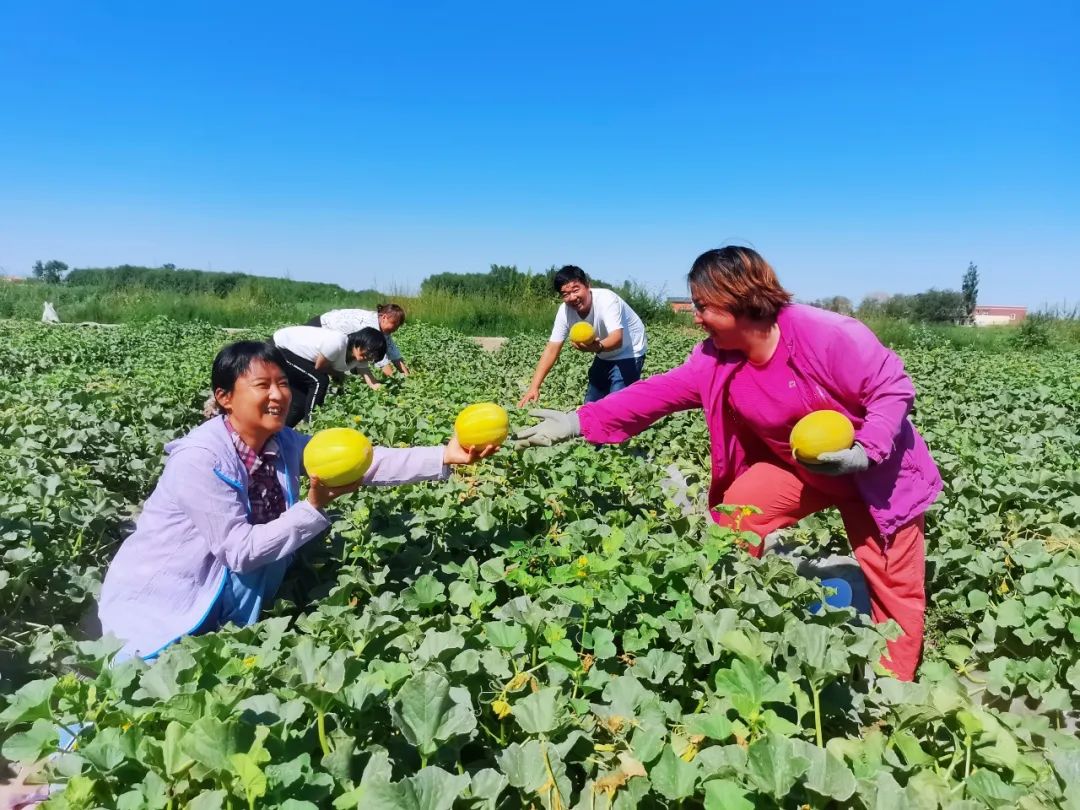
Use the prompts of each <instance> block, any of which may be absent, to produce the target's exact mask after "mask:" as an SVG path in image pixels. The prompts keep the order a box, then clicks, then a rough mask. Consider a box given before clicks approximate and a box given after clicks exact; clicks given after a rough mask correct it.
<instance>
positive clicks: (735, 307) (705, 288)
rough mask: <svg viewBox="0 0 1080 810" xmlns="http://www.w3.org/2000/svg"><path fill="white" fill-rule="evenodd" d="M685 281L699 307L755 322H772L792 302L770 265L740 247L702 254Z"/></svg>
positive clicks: (746, 248)
mask: <svg viewBox="0 0 1080 810" xmlns="http://www.w3.org/2000/svg"><path fill="white" fill-rule="evenodd" d="M687 281H689V282H690V288H691V291H692V292H693V294H694V295H695V296H696V297H699V298H700V300H701V301H702V302H703V303H706V304H712V305H714V306H716V307H718V308H720V309H723V310H726V311H727V312H730V313H731V314H732V315H736V316H739V315H742V316H745V317H748V318H753V319H754V320H756V321H774V320H776V313H778V312H779V311H780V308H781V307H783V306H785V305H787V304H790V303H791V300H792V295H791V293H790V292H788V291H787V290H786V289H784V287H783V286H782V285H781V284H780V279H778V278H777V277H776V271H774V270H773V269H772V265H770V264H769V263H768V262H767V261H765V259H763V258H762V257H761V254H760V253H758V252H757V251H756V250H753V249H751V248H748V247H742V246H740V245H728V246H727V247H722V248H715V249H713V250H707V251H705V252H704V253H702V254H701V255H700V256H698V257H697V259H695V260H694V266H693V267H692V268H690V274H689V275H688V276H687Z"/></svg>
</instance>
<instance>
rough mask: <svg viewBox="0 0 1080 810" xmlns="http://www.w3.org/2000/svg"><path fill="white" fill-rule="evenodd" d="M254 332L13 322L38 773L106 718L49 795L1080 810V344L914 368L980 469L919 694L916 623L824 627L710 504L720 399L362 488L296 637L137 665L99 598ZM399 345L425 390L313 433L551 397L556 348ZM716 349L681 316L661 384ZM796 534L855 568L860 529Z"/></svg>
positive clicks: (20, 594)
mask: <svg viewBox="0 0 1080 810" xmlns="http://www.w3.org/2000/svg"><path fill="white" fill-rule="evenodd" d="M241 336H243V335H236V334H227V333H225V332H224V331H222V330H220V329H217V328H214V327H209V326H203V325H198V324H194V325H193V324H176V323H172V322H169V321H155V322H152V323H150V324H145V325H132V326H120V327H112V328H97V329H94V328H80V327H70V326H58V327H52V328H49V327H46V326H42V325H38V324H15V323H13V322H8V323H4V324H2V325H0V365H2V367H3V368H4V370H5V371H4V384H3V385H2V386H0V556H2V564H0V604H3V605H4V611H3V617H2V620H0V621H2V628H0V662H2V664H3V667H4V671H3V680H2V681H0V707H2V712H0V739H2V740H3V748H2V753H3V757H4V759H6V760H7V761H8V762H9V763H32V762H35V761H38V760H40V759H42V758H43V757H45V756H47V755H49V754H50V753H52V752H54V751H55V750H56V745H57V740H58V731H59V729H61V728H63V727H67V728H73V727H76V726H86V728H85V730H84V731H83V732H82V733H81V734H80V735H79V742H78V746H77V748H76V749H75V750H74V751H72V752H71V753H67V754H63V755H61V756H58V757H53V758H52V759H51V760H50V762H49V764H48V765H47V772H45V773H42V777H43V778H46V779H48V780H49V781H51V782H53V783H56V784H58V785H60V784H63V785H66V789H64V790H63V791H61V792H58V793H57V794H56V795H55V796H54V797H53V798H52V799H50V802H49V805H48V806H49V807H56V808H96V807H103V808H125V809H127V808H131V809H134V808H169V809H170V810H180V809H181V808H192V809H193V810H209V808H234V809H238V808H255V807H278V808H289V809H290V810H301V809H302V808H324V807H332V808H387V809H388V810H450V808H474V809H475V810H480V809H481V808H488V809H489V810H509V809H510V808H547V810H570V809H571V808H573V809H574V810H607V809H608V808H633V807H641V808H654V807H655V808H661V807H671V808H702V807H704V808H709V810H714V809H715V810H720V808H725V809H726V808H732V809H733V810H739V809H740V808H768V807H783V808H794V807H811V808H825V807H838V808H841V807H842V808H848V807H851V808H880V809H881V810H886V809H887V808H898V809H899V808H905V809H906V808H937V807H942V808H958V809H959V808H979V807H1015V806H1020V807H1024V808H1039V807H1072V808H1080V741H1078V740H1077V731H1076V727H1077V726H1076V724H1077V718H1078V716H1080V353H1077V352H1076V351H1073V352H1071V353H1066V352H1061V351H1056V352H1049V351H1043V352H1020V351H1017V352H1014V353H1011V354H1010V353H1006V354H982V353H978V352H974V351H957V350H955V349H948V348H936V349H925V350H906V351H905V352H904V353H903V356H904V360H905V362H906V364H907V367H908V370H909V371H910V373H911V375H912V376H913V378H914V380H915V383H916V386H917V388H918V391H919V397H918V400H917V404H916V411H915V413H914V415H913V418H914V420H915V422H916V423H917V425H918V427H919V429H920V430H921V431H922V433H923V435H924V436H925V437H926V439H927V441H928V442H929V444H930V447H931V449H932V451H933V453H934V456H935V459H936V460H937V462H938V464H939V466H940V468H941V470H942V473H943V476H944V478H945V491H944V493H943V494H942V496H941V498H940V499H939V500H938V502H937V504H936V505H935V507H934V508H933V509H932V511H931V512H930V514H929V515H928V524H927V542H928V565H929V571H928V590H929V600H930V613H929V616H928V646H927V650H926V654H925V659H924V663H923V665H922V669H921V671H920V674H919V678H918V680H917V682H915V683H901V682H899V681H896V680H894V679H892V678H890V677H888V676H887V674H886V673H884V672H883V671H876V669H875V662H876V661H877V659H878V657H879V655H880V651H881V649H882V646H883V644H884V635H883V633H886V632H889V630H888V628H875V627H873V626H870V625H868V624H867V623H865V622H864V621H861V620H860V619H859V618H858V617H857V616H856V615H855V613H854V611H853V610H851V609H843V610H833V609H826V610H825V611H824V612H820V613H816V614H815V613H811V612H810V610H809V606H810V605H811V604H812V603H814V602H816V601H818V600H820V599H821V598H822V596H823V591H822V588H821V586H820V584H819V583H817V582H815V581H812V580H807V579H804V578H802V577H800V576H799V575H797V574H796V572H795V569H794V568H793V566H792V564H791V561H790V560H789V559H788V558H785V557H784V556H780V555H766V557H765V558H764V559H763V560H761V561H756V560H754V559H752V558H751V557H749V556H748V555H747V554H746V553H745V552H744V551H743V550H741V549H740V548H739V547H738V546H737V544H736V540H737V539H738V538H737V536H736V535H734V534H732V533H731V532H729V531H727V530H721V529H719V528H717V527H715V526H714V525H712V523H711V521H709V520H708V519H707V517H706V516H705V514H704V512H703V511H702V510H700V509H697V510H686V509H684V508H683V507H682V506H680V503H679V502H680V501H684V500H685V499H689V500H690V501H691V502H692V503H693V502H699V501H700V499H701V498H702V497H703V491H704V489H705V488H706V487H707V470H708V463H707V454H708V439H707V435H706V431H705V425H704V421H703V419H702V418H701V416H700V414H682V415H678V416H675V417H671V418H668V419H666V420H664V421H662V422H660V423H659V424H657V425H656V426H655V427H654V428H652V429H651V430H649V431H647V432H646V433H644V434H642V435H641V436H639V437H637V438H636V439H634V440H633V441H631V442H630V443H628V444H627V445H625V446H619V447H605V448H601V449H594V448H593V447H591V446H589V445H587V444H585V443H580V442H579V443H571V444H567V445H562V446H558V447H553V448H537V449H532V450H528V451H526V452H523V453H515V452H513V451H510V450H508V449H507V450H503V451H501V452H499V453H498V454H496V455H495V456H494V457H492V458H491V459H489V460H486V461H484V462H481V463H479V464H477V465H475V466H474V467H471V468H465V469H464V470H462V468H459V470H458V471H457V472H455V474H454V476H453V478H452V479H451V480H450V481H448V482H444V483H440V484H420V485H414V486H409V487H401V488H396V489H367V490H362V491H360V492H359V493H357V494H356V495H353V496H350V497H348V498H344V499H342V500H340V501H337V502H336V503H335V504H334V508H336V510H337V511H336V523H335V525H334V530H333V532H332V536H331V537H330V538H328V539H327V540H325V541H317V542H313V543H311V544H309V545H308V547H307V548H306V553H305V554H304V555H303V556H302V559H301V560H300V561H299V562H298V563H297V564H295V565H294V566H293V569H292V571H291V572H290V575H289V577H288V578H287V580H286V582H285V585H284V586H283V589H282V593H281V598H280V599H279V601H278V602H277V603H276V605H275V607H274V608H273V610H272V611H271V612H270V614H269V615H267V616H266V617H265V619H264V620H263V621H262V622H260V623H259V624H257V625H255V626H253V627H248V628H244V629H235V628H229V629H227V630H225V631H222V632H219V633H213V634H209V635H205V636H200V637H197V638H187V639H185V640H183V641H182V642H181V643H179V644H177V645H175V646H174V647H173V648H171V649H170V650H169V651H167V652H166V653H165V654H163V655H162V656H161V657H160V659H159V660H158V661H157V662H156V663H155V664H153V665H152V666H147V665H146V664H143V663H142V662H129V663H126V664H123V665H119V666H116V667H110V666H109V665H108V661H109V658H110V655H111V653H112V652H113V651H115V650H116V649H117V647H118V646H119V645H118V644H116V643H115V642H114V641H113V640H110V639H105V640H95V639H93V637H92V632H89V631H88V629H87V627H88V623H87V621H86V616H87V615H88V614H91V615H92V605H93V598H94V595H95V593H96V589H97V588H98V586H99V584H100V581H101V577H102V574H103V572H104V569H105V567H106V565H107V564H108V560H109V558H110V556H111V554H112V553H113V552H114V550H115V549H116V547H117V546H118V544H119V543H120V542H121V541H122V539H123V538H124V536H125V534H126V533H127V532H128V531H129V530H130V525H131V521H132V519H133V517H134V516H135V515H136V514H137V512H138V509H139V507H140V504H141V502H142V500H143V499H144V498H145V497H146V496H147V495H148V494H149V492H150V491H151V489H152V488H153V486H154V483H155V481H156V478H157V476H158V473H159V472H160V469H161V466H162V459H161V450H162V446H163V445H164V443H165V442H166V441H168V440H170V439H172V438H174V437H176V436H178V435H180V434H182V433H184V432H185V431H186V430H188V429H189V428H191V427H193V426H194V425H196V424H198V422H199V421H200V420H201V406H202V403H203V400H204V399H205V397H206V395H207V394H208V389H209V369H210V363H211V360H212V358H213V356H214V355H215V353H216V351H217V350H218V349H219V348H220V347H221V346H222V345H223V344H224V343H226V342H229V341H230V340H234V339H237V338H238V337H241ZM258 336H259V337H265V336H266V335H264V334H259V335H258ZM395 340H397V342H398V343H399V345H400V346H401V348H402V350H403V352H404V354H405V357H406V359H407V360H408V362H409V364H410V366H411V368H412V369H413V370H414V372H415V375H414V376H413V377H411V378H409V379H407V380H401V379H397V378H395V379H392V380H390V381H389V382H388V383H387V384H386V385H385V386H384V387H383V388H382V389H381V390H379V391H371V390H369V389H368V388H367V387H366V386H364V385H363V384H362V383H361V382H360V381H359V380H358V379H357V380H351V381H350V382H349V384H348V389H347V391H346V392H345V393H344V394H342V395H339V396H332V397H331V398H330V399H329V400H328V402H327V405H326V407H324V408H323V409H322V410H321V411H320V412H318V415H317V418H316V421H315V424H313V425H311V426H308V427H307V428H305V429H307V430H317V429H319V428H322V427H329V426H334V425H353V424H354V423H355V421H356V420H357V419H358V420H359V427H360V429H361V430H363V431H364V432H365V433H366V434H367V435H368V436H369V437H371V438H372V440H373V441H376V442H377V443H381V444H385V445H390V446H406V445H413V444H432V443H442V442H444V441H445V440H446V439H447V437H448V435H449V432H450V430H451V426H452V423H453V419H454V416H455V415H456V413H457V412H458V411H459V410H460V409H461V408H462V407H463V406H465V405H467V404H469V403H471V402H475V401H481V400H495V401H498V402H500V403H502V404H504V405H506V406H508V407H509V406H510V405H511V404H512V403H514V402H516V401H517V399H518V397H519V396H520V394H521V392H522V390H523V389H524V387H525V385H526V384H527V382H528V379H529V377H530V375H531V372H532V368H533V364H534V363H535V361H536V358H537V356H538V354H539V352H540V349H541V347H542V345H543V342H544V337H543V336H520V337H514V338H512V339H511V340H510V341H509V342H508V343H507V344H506V346H505V347H504V348H502V349H501V350H499V351H498V352H495V353H487V352H485V351H483V350H481V349H480V348H479V347H478V346H476V345H475V344H474V343H473V342H471V341H470V340H469V339H467V338H465V337H463V336H461V335H458V334H456V333H454V332H450V331H446V330H443V329H440V328H436V327H432V326H426V325H424V324H410V325H409V326H408V327H406V328H405V329H403V330H402V331H401V332H399V333H398V335H396V336H395ZM697 340H698V336H696V335H694V334H691V333H689V332H687V331H685V330H684V331H678V330H675V329H669V330H664V329H661V328H656V329H653V328H651V327H650V354H649V357H648V362H647V365H646V373H650V372H657V371H661V370H666V369H668V368H670V367H672V366H674V365H676V364H678V363H680V362H681V361H682V359H683V358H684V357H685V356H686V354H687V353H688V352H689V350H690V349H691V347H692V346H693V345H694V343H695V342H696V341H697ZM567 355H573V356H567ZM585 371H586V359H585V357H584V356H583V355H580V354H578V353H575V352H564V356H563V360H562V361H561V362H560V363H559V365H558V366H556V368H555V371H554V372H553V373H552V375H551V377H550V378H549V381H548V383H547V385H546V387H545V389H544V397H545V400H544V402H543V403H542V404H543V405H546V406H549V407H561V408H569V407H572V406H575V405H577V404H579V403H580V398H581V396H582V393H583V391H584V387H585ZM511 422H512V423H513V424H515V425H517V426H521V425H524V424H526V423H527V416H526V414H525V413H524V412H523V411H516V410H513V409H511ZM672 465H675V467H676V468H678V470H679V471H681V472H682V474H683V476H684V477H685V479H686V481H687V482H688V483H689V486H688V488H687V489H686V491H685V492H677V491H676V490H674V489H673V488H672V487H671V485H670V483H669V479H670V477H671V469H670V468H671V466H672ZM789 539H790V540H792V541H794V542H796V543H801V544H804V545H806V546H808V547H810V548H809V549H808V551H807V553H809V554H817V553H820V554H830V553H846V545H845V540H844V537H843V532H842V530H841V529H840V523H839V519H838V517H837V516H835V515H826V516H823V517H819V518H815V519H812V520H808V521H805V522H804V523H803V524H801V525H800V526H799V527H798V528H797V529H796V530H794V532H793V533H792V536H791V537H790V538H789Z"/></svg>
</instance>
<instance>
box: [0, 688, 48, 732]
mask: <svg viewBox="0 0 1080 810" xmlns="http://www.w3.org/2000/svg"><path fill="white" fill-rule="evenodd" d="M56 683H57V681H56V678H46V679H44V680H41V681H31V682H30V683H28V684H26V685H25V686H23V687H21V688H20V689H19V690H18V691H16V692H15V694H14V695H12V696H11V698H10V702H9V703H8V706H7V708H6V709H4V711H3V712H0V723H6V724H8V725H9V726H13V725H15V724H17V723H29V722H32V721H34V720H50V719H52V709H51V707H50V703H49V700H50V698H51V697H52V693H53V689H54V688H55V687H56Z"/></svg>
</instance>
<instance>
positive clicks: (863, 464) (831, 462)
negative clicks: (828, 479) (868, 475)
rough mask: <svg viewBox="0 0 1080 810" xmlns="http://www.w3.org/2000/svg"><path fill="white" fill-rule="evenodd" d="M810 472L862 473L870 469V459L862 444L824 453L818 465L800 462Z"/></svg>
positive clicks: (832, 473) (823, 473) (827, 473)
mask: <svg viewBox="0 0 1080 810" xmlns="http://www.w3.org/2000/svg"><path fill="white" fill-rule="evenodd" d="M799 463H800V464H802V465H803V466H804V467H806V469H808V470H810V472H816V473H818V474H820V475H851V474H852V473H861V472H863V471H865V470H866V469H868V468H869V467H870V459H869V458H868V457H867V455H866V451H865V450H864V449H863V446H862V445H861V444H853V445H851V447H849V448H848V449H847V450H836V451H834V452H832V453H822V454H821V455H820V456H818V460H817V463H816V464H806V463H804V462H799Z"/></svg>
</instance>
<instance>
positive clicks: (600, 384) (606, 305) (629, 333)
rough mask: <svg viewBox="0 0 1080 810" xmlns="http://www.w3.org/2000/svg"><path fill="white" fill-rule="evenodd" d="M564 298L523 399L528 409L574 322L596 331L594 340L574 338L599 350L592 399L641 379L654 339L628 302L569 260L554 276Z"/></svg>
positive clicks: (580, 346) (581, 346)
mask: <svg viewBox="0 0 1080 810" xmlns="http://www.w3.org/2000/svg"><path fill="white" fill-rule="evenodd" d="M552 282H553V285H554V287H555V292H557V293H558V294H559V295H560V296H561V297H562V300H563V303H562V306H560V307H559V311H558V312H557V313H556V314H555V326H554V328H552V330H551V337H550V338H548V344H547V346H546V347H545V348H544V353H543V354H542V355H540V362H538V363H537V364H536V371H535V372H534V373H533V378H532V383H531V384H530V385H529V390H528V391H526V392H525V395H524V396H523V397H522V398H521V400H520V401H519V402H518V407H519V408H523V407H525V405H527V404H528V403H530V402H536V401H538V400H539V399H540V386H541V385H542V384H543V382H544V378H545V377H547V375H548V372H549V371H551V368H552V366H554V365H555V363H556V361H558V359H559V352H560V351H562V346H563V343H564V342H565V341H566V338H567V336H568V335H569V334H570V327H571V326H573V325H574V324H576V323H579V322H581V321H584V322H586V323H588V324H589V325H590V326H592V327H593V329H594V330H595V332H596V334H595V336H594V337H593V339H592V340H591V341H590V342H588V343H573V346H574V348H575V349H578V350H580V351H583V352H590V353H592V354H595V355H596V357H595V358H593V362H592V366H591V367H590V368H589V387H588V390H587V391H586V392H585V401H586V402H595V401H596V400H598V399H603V398H604V397H606V396H607V395H608V394H613V393H615V392H616V391H619V390H621V389H623V388H626V386H628V385H630V384H631V383H634V382H637V381H638V380H640V379H641V369H642V367H643V366H644V365H645V351H646V349H647V348H648V341H647V339H646V337H645V324H643V323H642V322H641V318H639V317H638V316H637V313H635V312H634V310H632V309H631V308H630V306H629V304H627V303H626V302H625V301H623V300H622V298H620V297H619V296H618V295H616V294H615V293H614V292H612V291H611V290H604V289H601V288H599V287H598V288H596V289H593V288H592V287H590V286H589V277H588V276H587V275H585V271H584V270H582V269H581V268H580V267H574V266H573V265H567V266H566V267H563V268H562V269H561V270H559V272H557V273H556V274H555V277H554V279H552Z"/></svg>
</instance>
